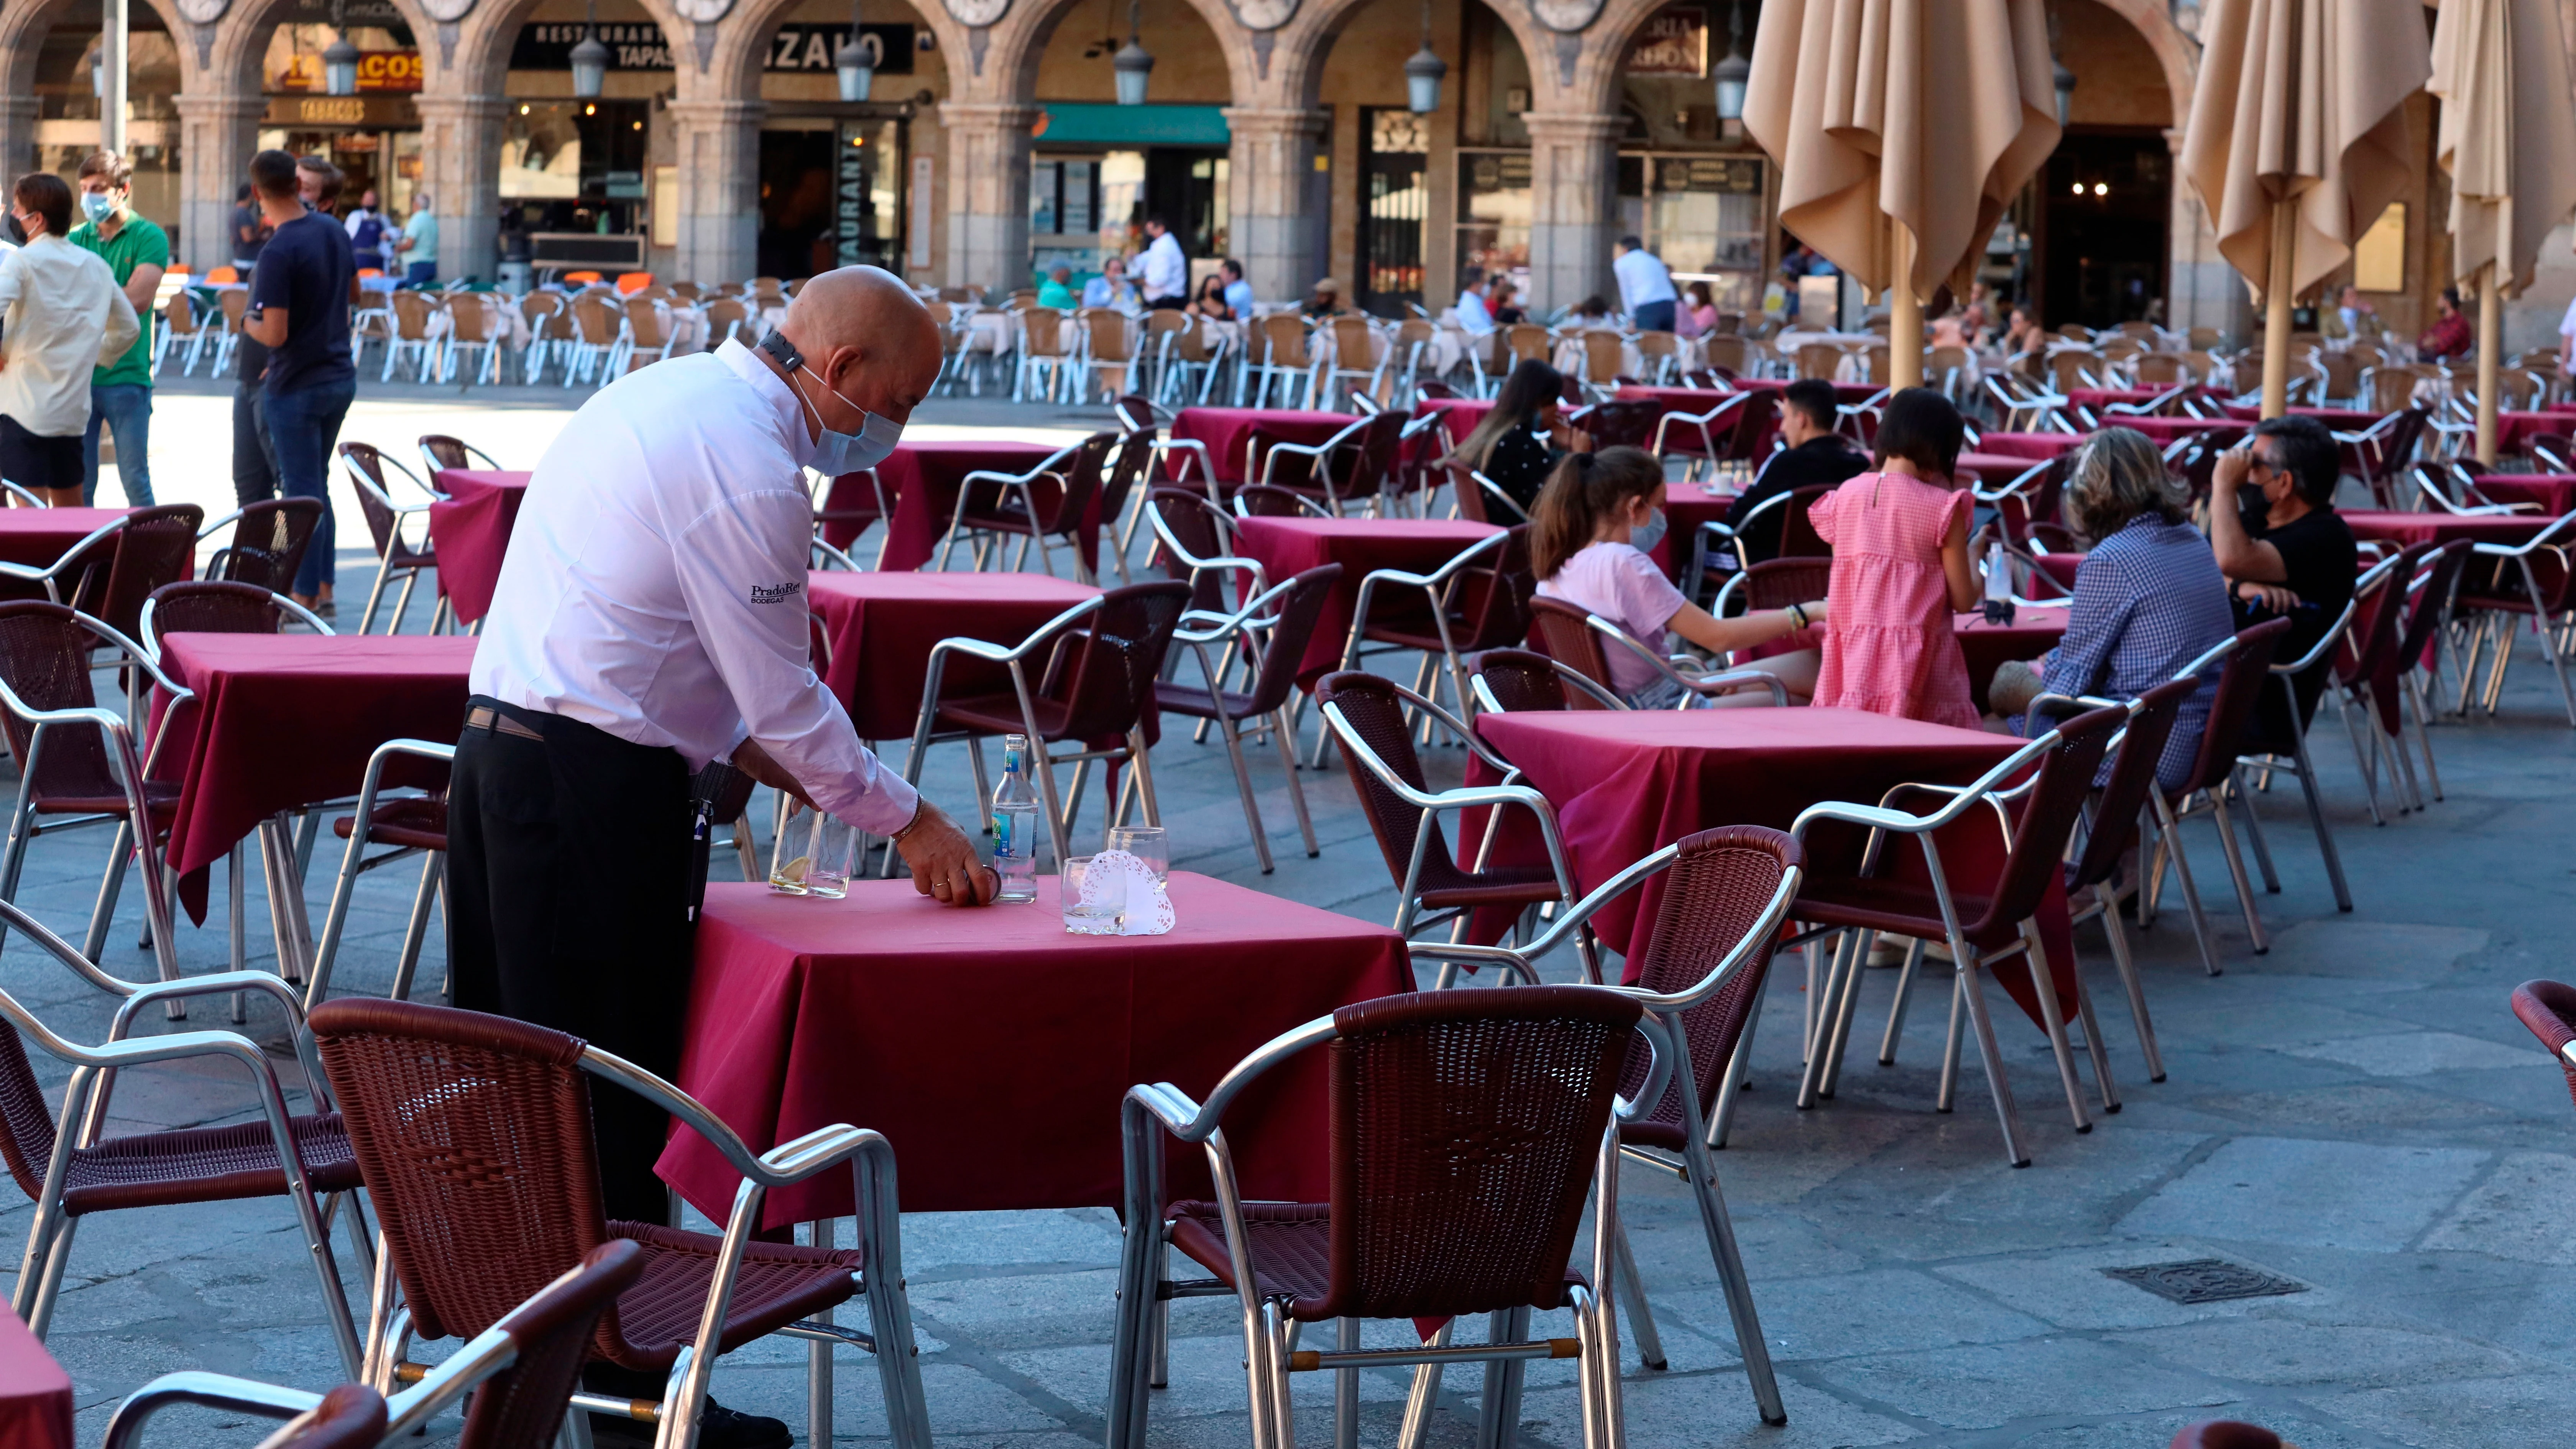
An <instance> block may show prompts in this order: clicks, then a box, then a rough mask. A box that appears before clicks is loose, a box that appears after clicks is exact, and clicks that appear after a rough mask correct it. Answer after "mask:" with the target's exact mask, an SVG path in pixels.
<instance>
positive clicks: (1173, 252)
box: [1136, 232, 1190, 302]
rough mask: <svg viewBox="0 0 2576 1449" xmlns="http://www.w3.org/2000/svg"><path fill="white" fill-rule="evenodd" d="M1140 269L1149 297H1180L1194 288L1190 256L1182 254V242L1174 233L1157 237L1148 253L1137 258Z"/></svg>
mask: <svg viewBox="0 0 2576 1449" xmlns="http://www.w3.org/2000/svg"><path fill="white" fill-rule="evenodd" d="M1136 272H1137V276H1138V277H1139V279H1140V282H1141V285H1140V286H1139V287H1138V290H1139V291H1142V292H1143V293H1144V294H1145V300H1146V301H1148V302H1151V301H1154V300H1156V299H1157V298H1161V297H1179V296H1184V295H1186V294H1187V293H1188V292H1189V290H1190V259H1189V258H1187V257H1185V256H1182V255H1181V244H1180V242H1179V240H1178V239H1176V238H1175V237H1174V236H1173V235H1172V234H1171V233H1170V232H1165V233H1163V234H1162V235H1161V236H1158V237H1156V238H1154V244H1153V245H1152V246H1149V247H1147V248H1145V254H1144V255H1143V256H1141V257H1139V258H1137V259H1136Z"/></svg>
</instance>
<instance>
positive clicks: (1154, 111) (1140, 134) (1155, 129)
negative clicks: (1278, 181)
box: [1037, 101, 1234, 146]
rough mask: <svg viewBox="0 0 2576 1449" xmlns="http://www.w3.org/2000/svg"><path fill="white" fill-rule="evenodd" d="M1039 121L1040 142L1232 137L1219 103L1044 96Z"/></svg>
mask: <svg viewBox="0 0 2576 1449" xmlns="http://www.w3.org/2000/svg"><path fill="white" fill-rule="evenodd" d="M1041 109H1043V110H1044V111H1045V112H1046V115H1045V117H1044V118H1043V119H1042V120H1041V121H1040V122H1039V126H1038V131H1037V140H1038V144H1040V145H1042V146H1054V145H1071V146H1223V145H1227V144H1230V143H1231V142H1232V141H1233V139H1234V134H1233V132H1231V131H1229V130H1228V129H1227V128H1226V124H1225V108H1224V107H1223V106H1152V105H1147V106H1121V105H1116V104H1113V103H1111V102H1107V101H1049V102H1047V103H1045V105H1044V106H1042V107H1041Z"/></svg>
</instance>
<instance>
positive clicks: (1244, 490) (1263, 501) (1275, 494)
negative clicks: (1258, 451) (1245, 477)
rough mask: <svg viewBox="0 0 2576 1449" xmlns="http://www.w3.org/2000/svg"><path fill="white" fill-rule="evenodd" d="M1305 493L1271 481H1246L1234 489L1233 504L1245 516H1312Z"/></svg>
mask: <svg viewBox="0 0 2576 1449" xmlns="http://www.w3.org/2000/svg"><path fill="white" fill-rule="evenodd" d="M1306 497H1307V495H1305V494H1303V493H1300V492H1298V491H1297V490H1296V489H1294V488H1282V487H1279V486H1278V485H1276V484H1271V483H1247V484H1245V485H1244V486H1242V487H1241V488H1237V489H1236V490H1234V506H1235V508H1236V509H1237V510H1238V511H1240V512H1241V513H1242V515H1243V516H1244V517H1246V518H1312V517H1314V516H1315V515H1314V514H1313V512H1312V511H1310V510H1309V509H1308V508H1307V507H1306Z"/></svg>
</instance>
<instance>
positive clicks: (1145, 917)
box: [1082, 850, 1174, 936]
mask: <svg viewBox="0 0 2576 1449" xmlns="http://www.w3.org/2000/svg"><path fill="white" fill-rule="evenodd" d="M1082 904H1084V905H1086V906H1105V905H1116V906H1118V907H1119V914H1118V934H1119V935H1121V936H1159V935H1162V934H1163V933H1164V932H1166V931H1169V930H1170V929H1172V925H1173V921H1174V917H1173V915H1172V898H1171V897H1170V896H1169V895H1166V894H1165V893H1164V891H1163V885H1162V882H1160V881H1158V880H1156V879H1154V868H1153V867H1152V866H1150V865H1147V864H1146V863H1145V862H1144V861H1142V860H1139V859H1138V858H1137V857H1136V856H1134V855H1133V854H1131V853H1129V852H1127V851H1124V850H1104V851H1102V852H1101V853H1100V854H1098V855H1095V856H1093V857H1092V858H1091V869H1090V870H1088V871H1086V872H1084V874H1083V877H1082Z"/></svg>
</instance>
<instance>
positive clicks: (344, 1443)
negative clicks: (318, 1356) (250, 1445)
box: [258, 1384, 385, 1449]
mask: <svg viewBox="0 0 2576 1449" xmlns="http://www.w3.org/2000/svg"><path fill="white" fill-rule="evenodd" d="M384 1439H385V1400H384V1396H383V1395H381V1394H379V1393H377V1392H376V1391H375V1390H374V1389H371V1388H368V1387H367V1386H366V1385H365V1384H342V1385H340V1386H339V1387H338V1388H336V1389H333V1390H332V1391H331V1392H329V1393H327V1394H324V1395H323V1396H322V1402H321V1403H319V1404H316V1405H314V1406H313V1411H312V1412H311V1413H309V1414H298V1415H296V1416H295V1418H293V1419H292V1420H290V1421H288V1423H287V1425H286V1427H284V1428H282V1429H280V1430H278V1431H277V1432H276V1433H274V1434H271V1435H269V1436H268V1437H267V1438H265V1439H262V1440H261V1441H259V1446H258V1449H376V1446H377V1445H379V1444H381V1443H383V1442H384Z"/></svg>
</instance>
